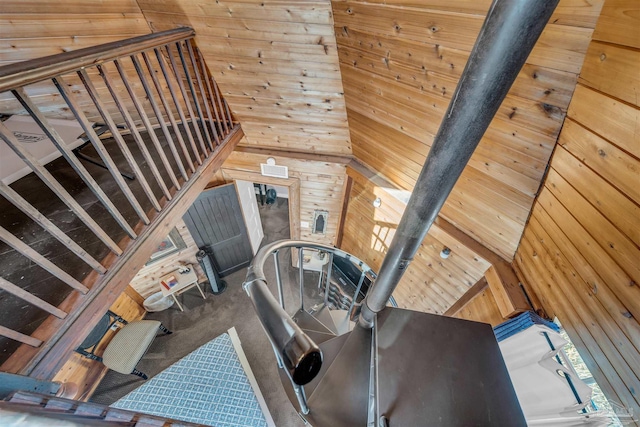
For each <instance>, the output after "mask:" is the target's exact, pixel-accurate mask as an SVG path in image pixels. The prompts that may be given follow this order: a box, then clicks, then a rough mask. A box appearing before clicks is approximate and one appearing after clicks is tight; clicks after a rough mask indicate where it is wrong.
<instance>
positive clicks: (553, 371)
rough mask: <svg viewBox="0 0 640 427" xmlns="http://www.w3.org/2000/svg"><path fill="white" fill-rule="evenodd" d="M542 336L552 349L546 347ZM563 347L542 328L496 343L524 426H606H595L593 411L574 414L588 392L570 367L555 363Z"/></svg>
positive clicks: (555, 335) (587, 399) (557, 337)
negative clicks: (511, 384) (578, 399)
mask: <svg viewBox="0 0 640 427" xmlns="http://www.w3.org/2000/svg"><path fill="white" fill-rule="evenodd" d="M544 333H546V334H547V336H548V337H549V340H550V341H551V343H552V344H553V348H555V350H552V349H551V347H550V346H549V343H548V341H547V339H546V338H545V336H544ZM566 344H567V341H565V340H564V338H562V336H560V334H558V333H557V332H556V331H554V330H552V329H551V328H548V327H546V326H543V325H533V326H530V327H529V328H528V329H526V330H524V331H521V332H518V333H517V334H515V335H513V336H511V337H509V338H507V339H505V340H503V341H501V342H500V343H499V345H500V351H501V352H502V357H503V358H504V361H505V364H506V365H507V370H508V371H509V376H510V377H511V381H512V383H513V387H514V389H515V391H516V394H517V395H518V400H519V401H520V405H521V407H522V412H524V416H525V418H526V419H527V424H528V425H544V426H565V425H567V426H568V425H587V424H588V425H594V423H595V425H606V424H599V423H602V422H603V420H604V419H603V418H600V419H599V420H596V419H595V417H594V415H595V414H594V413H593V412H591V413H589V414H588V415H589V417H586V415H587V414H578V411H580V410H581V409H582V408H584V407H585V406H586V405H587V404H588V403H589V402H590V400H591V392H592V391H591V388H590V387H589V386H588V385H587V384H585V383H584V382H583V381H581V380H580V378H579V377H578V374H577V373H576V372H575V370H574V369H573V368H572V367H571V369H568V368H566V367H565V366H563V365H561V364H560V363H558V362H557V361H556V359H555V356H556V355H557V354H558V353H560V351H561V350H562V347H564V346H565V345H566ZM560 354H561V357H562V353H560ZM564 375H566V376H569V377H570V378H571V381H572V383H573V386H574V387H575V390H576V393H577V394H578V396H580V400H581V401H582V402H583V403H582V404H578V403H577V400H576V397H575V395H574V392H573V390H571V386H570V385H569V383H568V382H567V380H566V378H564ZM574 423H575V424H574Z"/></svg>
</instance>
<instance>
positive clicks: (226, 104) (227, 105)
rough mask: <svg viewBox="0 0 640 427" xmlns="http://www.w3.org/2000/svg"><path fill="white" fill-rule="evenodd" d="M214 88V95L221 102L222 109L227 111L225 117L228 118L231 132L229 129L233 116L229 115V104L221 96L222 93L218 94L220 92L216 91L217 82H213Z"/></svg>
mask: <svg viewBox="0 0 640 427" xmlns="http://www.w3.org/2000/svg"><path fill="white" fill-rule="evenodd" d="M213 86H214V88H215V90H216V95H217V96H218V102H220V103H222V104H223V105H224V109H225V111H226V112H227V118H228V120H229V131H228V132H231V129H233V117H232V116H231V111H229V104H228V103H227V100H226V99H223V98H222V95H220V93H219V92H218V84H217V83H215V82H214V85H213Z"/></svg>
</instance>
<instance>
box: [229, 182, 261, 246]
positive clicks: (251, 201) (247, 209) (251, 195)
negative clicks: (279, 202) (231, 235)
mask: <svg viewBox="0 0 640 427" xmlns="http://www.w3.org/2000/svg"><path fill="white" fill-rule="evenodd" d="M236 188H237V189H238V198H239V199H240V206H241V207H242V213H243V214H244V222H245V224H246V225H247V231H248V233H249V241H250V242H251V248H252V249H253V254H254V255H255V253H256V252H257V251H258V248H259V247H260V243H262V239H263V238H264V230H263V229H262V220H261V219H260V212H259V211H258V200H257V199H256V190H255V188H254V187H253V183H252V182H248V181H239V180H237V181H236Z"/></svg>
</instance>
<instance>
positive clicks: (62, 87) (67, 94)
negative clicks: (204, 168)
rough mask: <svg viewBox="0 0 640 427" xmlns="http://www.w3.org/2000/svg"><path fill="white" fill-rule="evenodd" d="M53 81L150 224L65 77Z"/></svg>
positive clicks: (118, 182)
mask: <svg viewBox="0 0 640 427" xmlns="http://www.w3.org/2000/svg"><path fill="white" fill-rule="evenodd" d="M53 83H54V84H55V85H56V87H57V88H58V91H59V92H60V94H61V95H62V97H63V98H64V100H65V101H66V102H67V105H68V106H69V108H70V109H71V111H72V112H73V115H74V116H75V117H76V119H77V120H78V123H80V126H82V129H83V130H84V132H85V133H86V134H87V137H88V138H89V140H90V141H91V143H92V144H93V147H94V148H95V150H96V152H97V153H98V155H99V156H100V158H101V159H102V161H103V162H104V164H105V166H106V167H107V169H109V172H111V175H112V176H113V179H114V180H115V181H116V184H118V187H120V190H122V192H123V193H124V195H125V197H126V198H127V200H128V201H129V203H130V204H131V206H132V207H133V210H135V211H136V213H137V214H138V216H139V217H140V219H141V220H142V221H143V222H144V223H145V224H149V217H147V214H146V213H145V211H144V209H142V206H140V203H139V202H138V199H136V196H134V195H133V192H132V191H131V189H130V188H129V186H128V185H127V183H126V182H124V178H122V175H120V169H118V166H116V164H115V162H114V161H113V159H112V158H111V156H110V155H109V152H108V151H107V149H106V148H105V146H104V144H103V143H102V140H101V139H100V137H99V136H98V134H97V133H96V132H95V131H94V130H93V126H91V123H90V122H89V120H87V116H85V115H84V113H83V112H82V108H80V105H78V102H77V100H76V98H75V96H73V95H72V94H71V91H70V90H69V88H68V87H67V83H66V82H65V80H64V78H63V77H62V76H58V77H55V78H54V79H53ZM127 225H129V224H127ZM124 229H125V231H126V232H127V234H128V235H129V236H131V238H135V237H136V236H137V235H136V233H135V232H134V231H133V228H131V227H130V226H128V227H124Z"/></svg>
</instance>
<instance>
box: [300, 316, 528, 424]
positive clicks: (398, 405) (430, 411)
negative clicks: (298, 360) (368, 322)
mask: <svg viewBox="0 0 640 427" xmlns="http://www.w3.org/2000/svg"><path fill="white" fill-rule="evenodd" d="M358 329H360V328H358V327H356V329H355V330H358ZM352 333H353V332H352ZM377 345H378V349H377V351H378V373H379V374H378V390H379V395H378V401H379V405H380V415H385V416H386V417H387V418H388V419H389V425H392V426H414V425H427V426H444V425H447V426H451V425H456V426H468V425H495V426H514V427H515V426H525V425H526V423H525V420H524V417H523V415H522V410H521V409H520V405H519V404H518V400H517V397H516V395H515V391H514V389H513V386H512V385H511V380H510V378H509V373H508V372H507V369H506V366H505V364H504V361H503V359H502V355H501V353H500V349H499V347H498V343H497V342H496V339H495V336H494V334H493V330H492V328H491V326H490V325H487V324H484V323H477V322H469V321H466V320H460V319H454V318H450V317H444V316H437V315H434V314H427V313H420V312H416V311H410V310H404V309H400V308H391V307H387V308H385V309H384V310H383V311H381V312H380V313H378V319H377ZM309 406H310V408H311V410H312V411H313V409H314V406H312V405H309ZM322 425H324V424H318V426H319V427H320V426H322ZM326 425H330V424H326Z"/></svg>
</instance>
